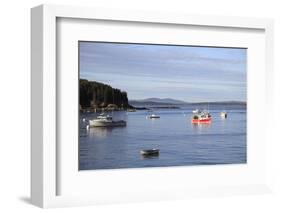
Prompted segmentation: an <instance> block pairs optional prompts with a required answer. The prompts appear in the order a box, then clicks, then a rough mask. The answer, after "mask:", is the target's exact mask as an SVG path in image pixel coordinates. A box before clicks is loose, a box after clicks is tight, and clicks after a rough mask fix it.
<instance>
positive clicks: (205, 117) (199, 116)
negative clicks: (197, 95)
mask: <svg viewBox="0 0 281 213" xmlns="http://www.w3.org/2000/svg"><path fill="white" fill-rule="evenodd" d="M211 122H212V116H211V114H210V113H209V112H207V111H202V112H198V113H194V114H193V115H192V118H191V123H193V124H200V123H207V124H208V123H211Z"/></svg>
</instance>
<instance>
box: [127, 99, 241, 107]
mask: <svg viewBox="0 0 281 213" xmlns="http://www.w3.org/2000/svg"><path fill="white" fill-rule="evenodd" d="M129 104H130V105H132V106H138V107H148V106H150V107H154V106H155V107H167V108H173V107H178V108H180V107H181V106H186V105H207V104H209V105H221V104H224V105H246V102H244V101H211V102H206V101H205V102H185V101H181V100H176V99H172V98H147V99H141V100H129Z"/></svg>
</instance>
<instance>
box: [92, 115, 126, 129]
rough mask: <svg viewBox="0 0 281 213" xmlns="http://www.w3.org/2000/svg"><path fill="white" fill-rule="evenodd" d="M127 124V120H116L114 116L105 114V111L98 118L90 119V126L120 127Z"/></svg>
mask: <svg viewBox="0 0 281 213" xmlns="http://www.w3.org/2000/svg"><path fill="white" fill-rule="evenodd" d="M126 124H127V123H126V121H123V120H119V121H114V120H113V118H112V116H110V115H105V114H104V113H102V114H100V115H99V116H98V117H97V118H96V119H93V120H89V125H90V127H118V126H126Z"/></svg>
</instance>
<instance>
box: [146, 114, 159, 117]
mask: <svg viewBox="0 0 281 213" xmlns="http://www.w3.org/2000/svg"><path fill="white" fill-rule="evenodd" d="M147 117H148V118H160V116H159V115H155V114H151V115H149V116H147Z"/></svg>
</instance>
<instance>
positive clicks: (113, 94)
mask: <svg viewBox="0 0 281 213" xmlns="http://www.w3.org/2000/svg"><path fill="white" fill-rule="evenodd" d="M79 83H80V85H79V87H80V105H81V107H82V108H88V107H93V108H102V107H108V106H109V105H116V106H117V107H118V108H125V109H126V108H131V106H130V105H129V103H128V97H127V93H126V92H124V91H121V90H120V89H116V88H112V87H111V86H109V85H106V84H103V83H99V82H96V81H88V80H85V79H80V82H79Z"/></svg>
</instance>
